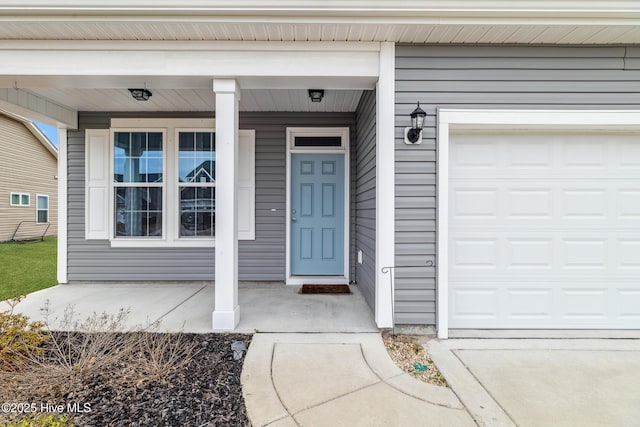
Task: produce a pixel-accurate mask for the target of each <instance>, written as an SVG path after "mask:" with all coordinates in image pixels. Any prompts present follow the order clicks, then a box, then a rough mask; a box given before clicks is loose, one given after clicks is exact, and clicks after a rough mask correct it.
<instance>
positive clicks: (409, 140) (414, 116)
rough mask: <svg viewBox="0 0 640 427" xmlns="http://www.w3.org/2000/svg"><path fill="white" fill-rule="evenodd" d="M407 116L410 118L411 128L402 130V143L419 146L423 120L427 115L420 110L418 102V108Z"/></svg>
mask: <svg viewBox="0 0 640 427" xmlns="http://www.w3.org/2000/svg"><path fill="white" fill-rule="evenodd" d="M409 116H410V117H411V127H407V128H404V143H405V144H420V143H422V128H423V126H424V118H425V117H426V116H427V113H425V112H424V111H423V110H422V108H420V101H418V106H417V107H416V109H415V110H413V111H412V112H411V114H409Z"/></svg>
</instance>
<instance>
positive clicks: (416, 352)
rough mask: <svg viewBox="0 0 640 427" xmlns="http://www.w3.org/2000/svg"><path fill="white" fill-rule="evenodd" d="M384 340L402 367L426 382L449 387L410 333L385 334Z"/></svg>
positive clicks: (394, 359)
mask: <svg viewBox="0 0 640 427" xmlns="http://www.w3.org/2000/svg"><path fill="white" fill-rule="evenodd" d="M382 340H383V342H384V346H385V347H386V348H387V352H388V353H389V356H390V357H391V359H392V360H393V361H394V362H395V364H396V365H397V366H398V367H399V368H400V369H402V370H403V371H405V372H406V373H408V374H409V375H411V376H412V377H414V378H417V379H419V380H421V381H424V382H426V383H429V384H433V385H437V386H443V387H447V381H446V380H445V379H444V377H443V376H442V374H441V373H440V371H438V368H437V367H436V365H435V364H434V363H433V361H432V360H431V357H430V356H429V354H428V353H427V351H426V350H425V349H424V347H423V346H422V345H421V344H420V343H418V340H417V339H415V338H414V337H412V336H410V335H392V334H385V335H383V336H382ZM417 368H421V369H417Z"/></svg>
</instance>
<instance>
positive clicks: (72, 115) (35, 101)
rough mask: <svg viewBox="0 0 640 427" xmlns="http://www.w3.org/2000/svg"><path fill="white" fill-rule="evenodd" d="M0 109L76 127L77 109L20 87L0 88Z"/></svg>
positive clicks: (29, 117) (33, 118)
mask: <svg viewBox="0 0 640 427" xmlns="http://www.w3.org/2000/svg"><path fill="white" fill-rule="evenodd" d="M0 56H2V55H1V54H0ZM1 69H2V66H1V65H0V70H1ZM0 72H1V71H0ZM0 109H2V110H5V111H7V112H9V113H12V114H15V115H18V116H21V117H24V118H27V119H29V120H38V121H40V122H43V123H47V124H50V125H53V126H57V127H62V128H70V129H77V128H78V112H77V111H75V110H73V109H71V108H69V107H66V106H63V105H60V104H56V103H55V102H53V101H51V100H49V99H46V98H43V97H41V96H37V95H34V94H32V93H30V92H27V91H24V90H22V89H13V88H11V89H9V88H0Z"/></svg>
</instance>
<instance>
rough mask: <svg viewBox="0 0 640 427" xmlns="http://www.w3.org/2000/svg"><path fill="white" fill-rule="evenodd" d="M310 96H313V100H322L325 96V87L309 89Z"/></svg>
mask: <svg viewBox="0 0 640 427" xmlns="http://www.w3.org/2000/svg"><path fill="white" fill-rule="evenodd" d="M309 98H311V102H320V101H322V98H324V90H323V89H309Z"/></svg>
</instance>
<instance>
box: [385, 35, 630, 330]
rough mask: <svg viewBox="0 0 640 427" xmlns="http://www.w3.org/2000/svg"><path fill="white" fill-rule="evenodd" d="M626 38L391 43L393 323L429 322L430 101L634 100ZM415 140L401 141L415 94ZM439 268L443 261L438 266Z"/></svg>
mask: <svg viewBox="0 0 640 427" xmlns="http://www.w3.org/2000/svg"><path fill="white" fill-rule="evenodd" d="M638 81H640V49H638V48H633V47H529V46H522V47H520V46H509V47H496V46H478V47H472V46H421V45H399V46H397V47H396V101H395V106H396V120H395V121H396V128H395V144H396V266H399V267H406V268H398V269H397V270H396V282H395V285H396V305H395V307H396V322H397V323H400V324H435V277H436V276H435V272H436V269H435V268H433V267H413V266H416V265H418V266H419V265H423V264H424V263H425V262H426V261H428V260H431V261H433V262H434V263H435V254H436V252H435V249H436V246H435V231H436V224H435V217H436V200H435V197H436V187H435V184H436V175H435V173H436V164H435V160H436V109H437V108H506V109H509V108H513V109H536V108H540V109H543V108H544V109H552V108H555V109H580V108H598V109H631V108H633V109H637V108H640V86H639V85H638ZM417 101H420V105H421V106H422V108H423V109H424V110H425V111H426V112H427V114H428V116H427V118H426V121H425V129H424V131H423V143H422V145H419V146H410V145H405V144H404V142H403V131H404V128H405V126H409V125H410V119H409V117H408V114H409V113H411V111H413V109H414V108H415V106H416V102H417ZM440 267H441V268H446V266H440Z"/></svg>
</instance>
